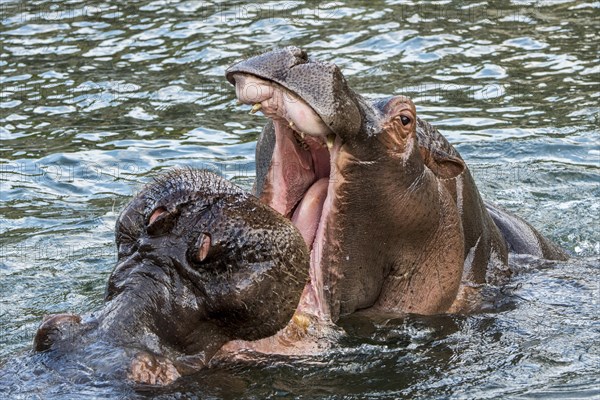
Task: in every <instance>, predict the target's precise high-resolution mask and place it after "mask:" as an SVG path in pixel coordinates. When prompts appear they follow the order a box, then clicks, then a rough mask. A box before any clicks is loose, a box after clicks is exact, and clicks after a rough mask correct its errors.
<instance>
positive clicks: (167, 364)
mask: <svg viewBox="0 0 600 400" xmlns="http://www.w3.org/2000/svg"><path fill="white" fill-rule="evenodd" d="M207 238H208V240H207ZM116 243H117V246H118V261H117V265H116V267H115V269H114V270H113V272H112V274H111V276H110V278H109V281H108V286H107V290H106V303H105V305H104V307H103V309H102V310H100V311H99V312H96V313H94V314H92V315H90V316H87V317H84V318H81V317H79V316H76V315H71V314H62V315H55V316H51V317H48V318H46V319H45V321H44V322H43V323H42V325H41V326H40V328H39V330H38V333H37V335H36V338H35V340H34V350H36V351H38V352H44V353H47V354H48V358H49V361H48V362H47V363H49V364H51V363H52V362H56V360H63V361H62V362H61V363H59V364H58V365H60V368H59V369H61V370H62V369H64V368H65V367H64V360H65V357H70V356H72V357H74V360H73V361H74V362H76V363H79V364H81V365H86V366H88V368H90V369H91V370H92V369H93V370H95V371H96V372H97V373H98V374H100V375H115V376H116V377H117V378H125V377H128V378H129V379H131V380H133V381H135V382H139V383H150V384H168V383H171V382H172V381H173V380H175V379H177V377H179V376H181V375H185V374H188V373H191V372H194V371H196V370H197V369H198V368H201V367H203V366H204V365H206V364H207V363H208V361H209V360H210V359H211V357H212V356H213V355H214V353H215V352H216V351H217V350H218V349H219V348H220V347H221V346H222V345H223V344H224V343H225V342H227V341H229V340H232V339H248V340H254V339H259V338H262V337H266V336H269V335H272V334H274V333H275V332H277V331H278V330H279V329H281V328H282V327H283V326H285V324H286V323H287V322H288V321H289V319H290V318H291V316H292V314H293V312H294V310H295V308H296V305H297V303H298V299H299V297H300V294H301V291H302V288H303V287H304V285H305V283H306V279H307V271H308V252H307V249H306V245H305V243H304V241H303V240H302V237H301V236H300V235H299V233H298V232H297V230H296V229H295V228H294V227H293V226H292V225H291V223H289V222H288V221H287V220H286V219H285V218H283V217H282V216H280V215H279V214H277V213H276V212H274V211H273V210H271V209H270V208H269V207H267V206H265V205H263V204H261V203H260V202H259V201H258V200H257V199H256V198H255V197H254V196H251V195H248V194H245V193H243V192H242V191H241V189H239V188H237V187H236V186H234V185H233V184H231V183H229V182H227V181H226V180H224V179H223V178H221V177H219V176H217V175H215V174H213V173H210V172H208V171H199V170H191V169H188V170H178V171H175V172H171V173H169V174H166V175H163V176H161V177H159V178H157V179H156V181H155V182H154V183H152V184H150V185H149V186H147V187H146V188H145V189H144V190H142V191H141V193H139V194H138V195H137V196H136V197H135V198H134V199H133V200H132V201H131V202H130V203H129V204H128V205H127V207H126V208H125V209H124V210H123V212H122V213H121V215H120V216H119V218H118V221H117V225H116ZM53 360H54V361H53ZM90 365H91V366H90Z"/></svg>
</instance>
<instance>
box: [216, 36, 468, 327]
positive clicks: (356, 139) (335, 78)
mask: <svg viewBox="0 0 600 400" xmlns="http://www.w3.org/2000/svg"><path fill="white" fill-rule="evenodd" d="M226 78H227V79H228V80H229V82H230V83H232V84H233V85H235V87H236V95H237V97H238V100H239V101H241V102H242V103H245V104H249V105H252V111H251V112H252V113H254V112H256V111H259V110H260V111H261V112H262V113H263V114H264V115H265V116H266V117H268V118H269V119H270V121H269V122H268V124H267V126H266V127H265V129H264V130H263V134H262V136H261V138H260V139H259V142H258V144H257V155H256V157H257V181H256V184H255V194H256V195H257V196H259V197H260V199H261V200H262V201H263V202H264V203H266V204H269V205H270V206H271V207H273V208H274V209H275V210H277V211H278V212H280V213H281V214H282V215H284V216H286V217H287V218H290V219H291V221H292V222H293V223H294V225H295V226H296V227H297V228H298V229H299V230H300V232H301V233H302V235H303V237H304V239H305V241H306V243H307V245H308V246H309V247H310V249H311V269H310V283H309V284H308V285H307V287H306V288H305V291H304V294H303V297H302V300H301V303H300V304H301V305H300V311H302V310H303V311H306V312H308V313H310V314H312V315H317V316H318V317H321V318H322V319H325V320H333V321H335V320H336V319H337V318H338V316H339V315H340V314H345V313H350V312H353V311H355V310H357V309H363V308H368V307H371V306H374V305H376V303H377V301H378V300H379V299H380V297H381V295H382V290H383V288H384V285H385V280H386V278H387V277H388V276H389V274H390V271H391V270H392V269H394V268H396V267H397V265H399V264H401V263H403V265H411V263H413V264H417V263H418V262H417V261H416V260H415V258H416V257H418V254H419V250H418V244H415V245H414V246H413V247H412V248H406V247H404V248H402V247H403V245H398V246H395V245H392V244H393V243H407V242H410V241H409V240H403V238H406V237H410V236H411V235H412V237H413V238H414V239H413V240H412V242H414V243H419V241H421V242H420V243H421V244H422V243H423V240H426V239H428V238H429V237H430V236H431V235H432V232H431V229H430V227H432V226H434V225H435V224H431V223H429V222H428V221H427V219H428V218H429V219H432V220H433V219H434V218H438V215H439V213H440V212H441V211H440V210H439V207H438V210H436V209H434V208H433V207H429V205H430V200H431V199H429V200H428V199H427V191H426V190H414V191H413V189H418V188H419V186H420V185H421V181H423V180H422V179H421V178H423V177H424V178H425V181H424V182H426V183H427V184H428V185H434V184H435V185H437V183H436V182H434V180H433V178H431V179H430V177H429V175H427V176H425V175H424V171H425V170H428V173H427V174H430V173H433V174H434V175H435V177H438V178H442V179H446V178H453V177H456V176H457V175H459V174H461V173H462V171H463V170H464V163H463V162H462V160H461V159H460V157H459V156H458V153H452V154H450V153H444V154H442V153H440V152H432V151H430V150H429V148H430V146H429V147H428V146H422V145H421V143H419V141H418V140H417V139H418V138H417V136H418V129H417V128H418V127H419V126H420V125H421V124H423V122H422V121H420V120H419V119H418V118H417V115H416V110H415V106H414V104H413V103H412V101H411V100H410V99H408V98H406V97H404V96H396V97H390V98H386V99H379V100H375V101H373V102H371V101H367V100H366V99H364V98H363V97H361V96H360V95H358V94H357V93H355V92H354V91H353V90H352V89H351V88H350V87H349V86H348V84H347V82H346V79H345V78H344V76H343V75H342V73H341V72H340V70H339V69H338V67H337V66H336V65H334V64H331V63H325V62H319V61H314V60H311V59H309V58H308V56H307V54H306V53H305V52H304V51H302V50H300V49H298V48H295V47H288V48H284V49H280V50H276V51H272V52H269V53H266V54H262V55H259V56H256V57H252V58H250V59H248V60H245V61H242V62H240V63H237V64H234V65H233V66H231V67H230V68H229V69H228V70H227V71H226ZM428 190H429V189H428ZM431 201H437V200H431ZM428 235H429V236H428ZM461 252H462V250H461ZM460 257H462V253H461V254H458V253H457V255H456V257H455V258H456V259H457V260H458V259H459V258H460ZM457 262H460V265H462V258H461V259H460V260H459V261H457ZM406 273H407V276H408V274H410V271H406ZM452 279H453V283H452V284H453V285H454V280H456V279H455V276H453V277H452ZM440 290H442V289H440ZM409 291H410V288H406V292H407V293H408V292H409ZM453 294H455V293H453ZM443 301H447V299H440V300H436V302H437V303H436V304H435V305H433V306H431V307H430V309H431V310H433V309H435V308H434V307H438V304H441V303H442V302H443ZM417 306H418V305H417ZM409 309H410V308H409ZM415 310H416V311H421V310H422V309H419V308H418V307H415Z"/></svg>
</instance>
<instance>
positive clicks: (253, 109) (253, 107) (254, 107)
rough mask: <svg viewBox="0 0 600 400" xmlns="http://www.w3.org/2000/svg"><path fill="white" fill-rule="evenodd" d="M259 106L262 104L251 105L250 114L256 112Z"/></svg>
mask: <svg viewBox="0 0 600 400" xmlns="http://www.w3.org/2000/svg"><path fill="white" fill-rule="evenodd" d="M261 108H262V104H260V103H256V104H255V105H253V106H252V110H250V114H256V112H257V111H259V110H260V109H261Z"/></svg>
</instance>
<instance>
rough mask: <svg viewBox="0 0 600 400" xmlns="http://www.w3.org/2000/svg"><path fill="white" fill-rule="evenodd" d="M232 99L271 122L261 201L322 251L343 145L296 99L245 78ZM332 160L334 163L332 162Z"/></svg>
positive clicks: (274, 86) (240, 79)
mask: <svg viewBox="0 0 600 400" xmlns="http://www.w3.org/2000/svg"><path fill="white" fill-rule="evenodd" d="M233 79H234V80H235V84H236V95H237V97H238V100H239V101H240V102H242V103H244V104H249V105H252V111H251V113H255V112H257V111H259V110H260V111H261V112H262V113H263V114H264V115H265V116H266V117H267V118H269V119H270V120H271V121H272V124H273V128H274V133H275V147H274V149H273V155H272V158H271V164H270V168H269V174H268V175H267V177H266V178H265V182H264V184H263V188H262V192H261V193H258V195H259V196H260V199H261V200H262V201H263V202H264V203H266V204H268V205H270V206H271V207H272V208H274V209H275V210H276V211H278V212H279V213H281V214H283V215H284V216H286V217H287V218H289V219H291V221H292V222H293V224H294V225H295V226H296V227H297V228H298V230H299V231H300V233H301V234H302V236H303V237H304V240H305V241H306V244H307V245H308V246H309V248H310V250H311V251H314V250H318V249H319V248H322V244H323V240H324V237H323V235H324V226H325V222H326V221H327V217H328V215H329V213H330V209H331V203H332V201H331V200H332V194H333V183H334V182H333V179H332V177H333V176H335V159H336V156H337V153H338V152H339V147H340V143H341V141H340V140H339V139H338V138H337V136H336V134H335V133H333V132H332V131H331V129H330V128H329V127H328V126H327V125H326V124H325V123H324V122H323V120H322V119H321V117H319V115H318V114H317V113H316V112H315V111H314V110H313V109H312V107H311V106H309V105H308V104H307V103H306V102H305V101H304V100H303V99H301V98H300V97H299V96H298V95H297V94H295V93H293V92H292V91H290V90H288V89H286V88H285V87H283V86H281V85H279V84H277V83H275V82H273V81H270V80H266V79H262V78H260V77H257V76H254V75H249V74H240V73H238V74H234V75H233ZM332 161H333V162H332Z"/></svg>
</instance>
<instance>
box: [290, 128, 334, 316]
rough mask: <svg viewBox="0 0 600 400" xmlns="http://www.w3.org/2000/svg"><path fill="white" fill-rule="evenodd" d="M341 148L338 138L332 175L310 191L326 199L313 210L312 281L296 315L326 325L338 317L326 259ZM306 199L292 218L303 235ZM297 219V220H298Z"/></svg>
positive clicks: (309, 241) (308, 238)
mask: <svg viewBox="0 0 600 400" xmlns="http://www.w3.org/2000/svg"><path fill="white" fill-rule="evenodd" d="M340 148H341V139H339V138H336V140H335V142H334V145H333V147H332V148H331V149H330V167H331V168H330V176H329V177H328V178H322V179H320V180H318V181H317V182H315V183H314V184H313V185H312V186H311V187H310V188H309V189H308V190H307V195H310V196H317V197H318V196H322V197H323V198H322V201H321V202H320V204H319V207H317V208H316V211H315V210H311V211H313V212H314V213H315V214H317V213H318V216H317V219H316V221H318V222H317V224H316V226H311V227H310V230H307V232H308V235H307V236H306V237H305V240H306V242H307V245H308V246H309V249H310V270H309V277H310V281H309V282H308V283H307V284H306V286H305V288H304V291H303V293H302V296H301V298H300V302H299V305H298V308H297V310H296V313H297V314H310V315H313V316H315V317H317V319H318V320H320V321H322V322H331V321H332V318H333V317H334V314H335V312H334V313H333V314H332V311H333V310H332V309H331V304H330V298H331V293H330V291H331V290H332V289H333V288H331V287H330V286H329V283H330V281H331V277H330V276H329V274H328V272H329V270H328V268H327V267H325V265H328V263H327V262H326V260H325V258H324V257H325V251H326V246H327V245H328V243H327V242H326V235H327V232H328V230H329V229H328V228H329V225H330V224H331V223H332V219H331V218H330V216H331V212H332V211H333V208H334V198H335V190H336V183H337V182H336V179H335V178H334V177H339V174H338V171H337V167H336V161H337V156H338V154H339V150H340ZM311 192H313V193H311ZM305 198H306V195H305ZM305 198H303V200H302V201H301V202H300V204H299V206H298V207H297V208H296V210H295V212H294V215H293V216H292V222H293V223H294V225H295V226H296V227H297V228H298V229H299V230H301V232H302V229H304V226H298V225H299V224H302V220H298V219H297V214H298V213H299V212H302V211H303V210H301V209H300V207H302V206H303V205H304V204H303V203H304V201H305ZM294 217H296V221H295V220H294V219H295V218H294Z"/></svg>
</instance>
